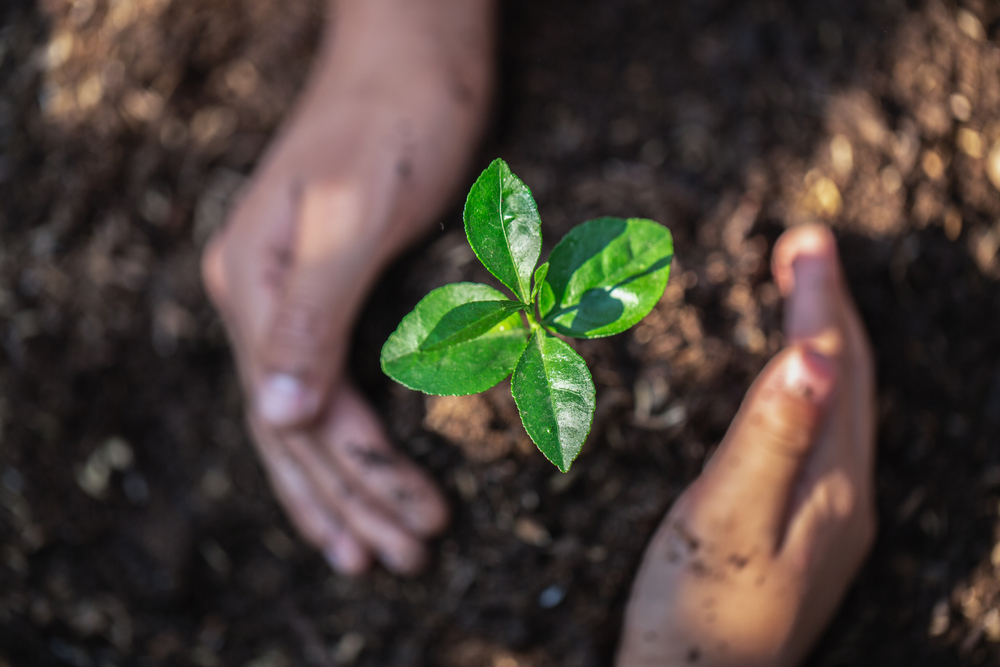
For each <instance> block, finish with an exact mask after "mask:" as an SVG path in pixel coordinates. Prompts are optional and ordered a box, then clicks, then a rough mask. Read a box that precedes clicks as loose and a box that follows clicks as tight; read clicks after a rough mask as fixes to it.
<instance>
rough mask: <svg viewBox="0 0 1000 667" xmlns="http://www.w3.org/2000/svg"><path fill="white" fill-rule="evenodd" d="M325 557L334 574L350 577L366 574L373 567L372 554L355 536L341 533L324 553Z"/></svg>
mask: <svg viewBox="0 0 1000 667" xmlns="http://www.w3.org/2000/svg"><path fill="white" fill-rule="evenodd" d="M323 557H324V558H325V559H326V562H327V563H328V564H329V565H330V568H331V569H333V571H334V572H337V573H339V574H343V575H346V576H349V577H356V576H358V575H361V574H364V573H365V572H367V571H368V569H369V568H370V567H371V561H372V557H371V553H370V552H369V551H368V550H367V549H366V548H364V547H363V546H362V545H361V544H360V543H359V542H358V541H357V540H356V539H355V538H354V537H353V536H351V535H350V534H348V533H346V532H343V531H341V532H339V533H338V534H336V535H335V536H334V537H333V539H332V540H331V541H330V544H329V545H327V547H326V549H324V551H323Z"/></svg>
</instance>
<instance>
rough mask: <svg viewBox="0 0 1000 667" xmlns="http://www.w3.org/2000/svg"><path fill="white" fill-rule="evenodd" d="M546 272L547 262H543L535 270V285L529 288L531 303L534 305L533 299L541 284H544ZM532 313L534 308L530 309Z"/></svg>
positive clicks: (547, 269) (547, 268)
mask: <svg viewBox="0 0 1000 667" xmlns="http://www.w3.org/2000/svg"><path fill="white" fill-rule="evenodd" d="M548 272H549V263H548V262H545V263H544V264H542V265H541V266H539V267H538V268H537V269H536V270H535V284H534V285H533V286H532V287H531V303H535V298H536V297H537V296H538V290H539V289H541V287H542V284H543V283H544V282H545V276H546V274H548ZM532 312H534V308H532Z"/></svg>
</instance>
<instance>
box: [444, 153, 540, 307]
mask: <svg viewBox="0 0 1000 667" xmlns="http://www.w3.org/2000/svg"><path fill="white" fill-rule="evenodd" d="M463 217H464V218H465V235H466V236H467V237H468V239H469V245H471V246H472V249H473V251H475V253H476V257H478V258H479V261H481V262H482V263H483V266H485V267H486V268H487V269H489V272H490V273H492V274H493V275H494V276H496V278H497V280H499V281H500V282H502V283H503V284H504V285H506V286H507V288H508V289H509V290H510V291H511V292H513V293H514V294H515V296H517V298H518V299H520V300H521V301H525V302H526V301H527V300H528V297H529V295H530V294H531V274H532V272H533V271H534V270H535V264H536V263H537V262H538V254H539V253H540V252H541V250H542V220H541V218H539V217H538V207H537V206H536V205H535V199H534V198H533V197H532V196H531V191H530V190H528V186H526V185H525V184H524V183H523V182H521V179H520V178H518V177H517V176H515V175H514V174H512V173H511V171H510V167H508V166H507V163H506V162H504V161H503V160H494V161H493V163H492V164H491V165H490V166H489V167H487V168H486V171H484V172H483V173H482V175H481V176H480V177H479V179H478V180H476V182H475V184H474V185H473V186H472V190H471V191H470V192H469V197H468V199H466V201H465V213H464V215H463Z"/></svg>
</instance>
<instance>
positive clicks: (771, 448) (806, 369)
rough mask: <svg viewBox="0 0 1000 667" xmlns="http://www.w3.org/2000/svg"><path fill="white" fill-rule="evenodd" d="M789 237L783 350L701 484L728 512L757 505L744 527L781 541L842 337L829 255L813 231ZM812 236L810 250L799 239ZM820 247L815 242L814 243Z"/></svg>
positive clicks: (830, 390)
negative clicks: (793, 240)
mask: <svg viewBox="0 0 1000 667" xmlns="http://www.w3.org/2000/svg"><path fill="white" fill-rule="evenodd" d="M807 232H808V233H799V234H798V235H797V237H795V238H796V239H797V240H796V243H797V247H794V248H793V247H792V246H788V244H785V245H786V246H788V247H786V248H784V249H782V251H781V252H780V253H779V252H778V251H777V250H776V255H777V254H780V255H781V256H782V258H783V259H784V260H786V261H785V262H778V261H777V260H776V264H778V265H779V266H778V267H777V268H779V269H780V270H779V271H777V273H778V274H779V275H778V276H777V277H778V281H779V283H780V284H781V285H782V287H783V288H784V289H783V291H784V292H785V294H786V297H787V302H786V314H787V318H786V323H785V328H786V334H787V338H788V340H789V346H788V347H787V348H786V349H784V350H783V351H782V352H781V353H780V354H778V355H777V356H776V357H775V358H774V359H773V360H772V361H771V363H769V364H768V366H767V367H766V368H765V369H764V371H763V372H762V373H761V375H760V376H759V377H758V378H757V380H756V381H755V382H754V384H753V386H752V387H751V388H750V391H749V392H748V395H747V397H746V399H745V400H744V401H743V405H741V406H740V410H739V413H738V414H737V415H736V419H735V420H734V421H733V424H732V426H731V427H730V429H729V431H728V432H727V433H726V437H725V439H724V440H723V442H722V444H721V445H720V447H719V450H718V452H717V453H716V455H715V456H714V457H713V459H712V462H711V464H710V466H709V468H708V469H707V470H706V471H705V480H704V484H705V485H706V486H710V487H711V488H712V489H714V490H716V492H717V495H718V496H719V498H720V502H723V503H724V504H725V505H726V506H727V507H745V506H750V505H751V504H753V505H756V506H757V507H760V508H761V509H760V511H755V512H753V513H752V514H753V517H754V518H753V520H754V521H757V522H758V524H759V523H760V522H762V523H763V525H755V526H747V528H749V529H750V530H753V531H755V532H756V533H757V534H766V535H768V536H769V537H770V538H771V539H772V540H773V542H772V544H773V545H774V546H777V545H779V544H780V543H781V541H782V538H783V533H784V528H785V522H786V521H787V517H788V507H789V504H790V502H791V498H792V494H793V492H794V490H795V487H796V483H797V481H798V477H799V475H800V474H801V470H802V467H803V464H804V463H805V461H806V459H807V458H808V457H809V456H810V454H811V453H812V451H813V444H814V442H815V440H816V438H817V437H818V435H819V432H820V429H821V428H822V427H823V424H824V421H825V418H826V416H827V414H828V413H829V411H830V408H831V405H832V403H833V399H834V394H835V393H836V389H837V384H838V381H839V379H840V374H841V373H840V370H841V369H840V363H839V361H840V356H841V352H842V350H841V348H842V343H843V338H844V332H843V331H842V326H841V323H840V322H839V319H838V317H837V315H836V313H837V308H838V304H839V303H840V300H841V294H840V292H839V290H840V289H842V288H841V283H840V281H839V271H838V265H837V260H836V253H835V251H834V250H833V249H832V248H833V246H832V244H831V243H826V242H825V241H826V240H827V239H826V237H825V236H823V234H821V233H820V231H819V230H807ZM814 237H815V240H816V244H815V245H817V246H822V247H817V248H811V247H808V245H809V244H807V243H806V241H809V240H813V238H814ZM821 242H822V243H821Z"/></svg>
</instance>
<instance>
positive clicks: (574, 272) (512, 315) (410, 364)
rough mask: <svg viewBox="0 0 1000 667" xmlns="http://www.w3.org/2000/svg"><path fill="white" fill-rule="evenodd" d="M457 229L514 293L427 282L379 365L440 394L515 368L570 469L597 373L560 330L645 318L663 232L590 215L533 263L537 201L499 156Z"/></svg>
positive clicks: (586, 331)
mask: <svg viewBox="0 0 1000 667" xmlns="http://www.w3.org/2000/svg"><path fill="white" fill-rule="evenodd" d="M465 232H466V236H467V237H468V239H469V245H471V246H472V249H473V250H474V251H475V253H476V256H477V257H478V258H479V259H480V261H481V262H482V263H483V265H484V266H485V267H486V268H487V269H488V270H489V271H490V273H492V274H493V275H494V276H495V277H496V278H497V279H498V280H499V281H500V282H501V283H503V284H504V285H505V286H506V287H507V288H508V289H510V291H511V292H513V294H514V297H515V298H514V299H513V300H511V299H508V298H507V297H506V296H505V295H504V294H503V293H501V292H498V291H497V290H495V289H493V288H492V287H488V286H486V285H476V284H473V283H456V284H453V285H446V286H444V287H441V288H438V289H436V290H434V291H433V292H431V293H430V294H428V295H427V296H426V297H424V299H423V300H422V301H420V303H418V304H417V307H416V308H414V310H413V312H411V313H410V314H409V315H407V316H406V317H404V318H403V321H402V322H401V323H400V325H399V328H397V329H396V331H395V332H394V333H393V334H392V335H391V336H390V337H389V340H388V341H386V343H385V346H383V348H382V370H384V371H385V373H386V374H387V375H389V376H390V377H391V378H393V379H394V380H396V381H397V382H399V383H401V384H403V385H405V386H407V387H409V388H411V389H416V390H419V391H423V392H425V393H428V394H438V395H462V394H474V393H478V392H480V391H485V390H486V389H489V388H490V387H492V386H494V385H495V384H497V383H498V382H500V381H501V380H503V379H504V378H505V377H507V375H509V374H511V372H512V371H513V379H512V381H511V392H512V393H513V395H514V400H515V402H516V403H517V408H518V412H520V414H521V420H522V421H523V422H524V427H525V430H526V431H527V432H528V435H529V436H531V439H532V440H533V441H534V442H535V444H536V445H538V448H539V449H540V450H541V451H542V453H543V454H544V455H545V456H546V458H548V459H549V460H550V461H552V463H554V464H555V465H556V467H558V468H559V469H560V470H562V471H563V472H566V471H567V470H569V467H570V464H571V463H572V462H573V460H574V459H575V458H576V457H577V455H578V454H579V453H580V449H581V447H583V443H584V442H585V441H586V439H587V434H588V433H589V432H590V426H591V422H592V421H593V417H594V407H595V399H594V382H593V380H592V379H591V377H590V372H589V371H588V370H587V364H586V363H585V362H584V360H583V359H582V358H581V357H580V355H578V354H577V353H576V352H574V351H573V349H572V348H571V347H570V346H569V345H567V344H566V343H565V342H563V341H562V340H560V339H559V338H558V337H557V336H556V334H562V335H566V336H572V337H576V338H599V337H602V336H610V335H612V334H616V333H620V332H622V331H625V330H626V329H628V328H629V327H631V326H632V325H634V324H635V323H636V322H638V321H639V320H641V319H642V318H643V317H645V316H646V315H647V314H648V313H649V311H650V310H652V308H653V306H655V305H656V303H657V301H659V299H660V297H661V296H662V295H663V290H664V288H665V287H666V284H667V279H668V277H669V275H670V262H671V260H672V259H673V256H674V247H673V240H672V238H671V236H670V232H669V231H668V230H667V229H666V228H665V227H663V226H661V225H659V224H658V223H655V222H653V221H651V220H643V219H638V218H635V219H629V220H622V219H619V218H599V219H597V220H591V221H590V222H586V223H584V224H582V225H580V226H578V227H576V228H574V229H573V230H571V231H570V233H569V234H567V235H566V237H565V238H563V240H562V241H560V242H559V244H558V245H557V246H556V247H555V248H554V249H553V251H552V255H551V256H550V257H549V261H548V262H546V263H544V264H542V265H540V266H538V267H537V269H536V268H535V265H536V264H537V262H538V257H539V254H540V251H541V245H542V233H541V221H540V219H539V217H538V207H537V206H536V205H535V200H534V199H533V198H532V197H531V193H530V192H529V190H528V188H527V187H526V186H525V185H524V183H522V182H521V180H520V179H519V178H518V177H517V176H515V175H514V174H513V173H511V171H510V169H509V168H508V167H507V164H506V163H505V162H504V161H503V160H495V161H494V162H493V163H492V164H491V165H490V166H489V167H488V168H487V169H486V171H484V172H483V174H482V175H481V176H480V177H479V179H478V180H477V181H476V183H475V185H473V187H472V191H471V192H470V193H469V197H468V200H467V201H466V204H465ZM532 279H533V280H532Z"/></svg>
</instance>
